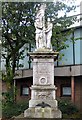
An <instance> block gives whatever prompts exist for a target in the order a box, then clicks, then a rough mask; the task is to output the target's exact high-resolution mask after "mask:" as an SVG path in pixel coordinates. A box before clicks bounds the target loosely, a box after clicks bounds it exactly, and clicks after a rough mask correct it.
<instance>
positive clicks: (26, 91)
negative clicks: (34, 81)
mask: <svg viewBox="0 0 82 120" xmlns="http://www.w3.org/2000/svg"><path fill="white" fill-rule="evenodd" d="M21 95H25V96H28V95H29V87H28V86H26V85H24V86H21Z"/></svg>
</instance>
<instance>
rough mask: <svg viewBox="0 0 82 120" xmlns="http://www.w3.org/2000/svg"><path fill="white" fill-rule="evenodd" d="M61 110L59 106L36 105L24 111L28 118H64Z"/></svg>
mask: <svg viewBox="0 0 82 120" xmlns="http://www.w3.org/2000/svg"><path fill="white" fill-rule="evenodd" d="M61 115H62V114H61V111H60V110H58V109H57V108H50V107H45V108H41V107H36V108H28V109H27V110H25V111H24V117H27V118H62V116H61Z"/></svg>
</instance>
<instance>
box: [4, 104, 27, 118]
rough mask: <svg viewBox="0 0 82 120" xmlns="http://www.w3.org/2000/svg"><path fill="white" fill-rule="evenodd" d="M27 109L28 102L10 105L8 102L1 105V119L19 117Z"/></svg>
mask: <svg viewBox="0 0 82 120" xmlns="http://www.w3.org/2000/svg"><path fill="white" fill-rule="evenodd" d="M27 108H28V102H27V103H26V102H25V103H24V102H22V103H12V102H10V103H9V102H8V103H5V102H3V103H2V117H3V118H11V117H13V116H18V115H20V114H21V113H22V112H23V111H24V110H25V109H27Z"/></svg>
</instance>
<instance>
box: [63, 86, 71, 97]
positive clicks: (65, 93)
mask: <svg viewBox="0 0 82 120" xmlns="http://www.w3.org/2000/svg"><path fill="white" fill-rule="evenodd" d="M61 96H71V86H70V85H62V87H61Z"/></svg>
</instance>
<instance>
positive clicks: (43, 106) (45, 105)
mask: <svg viewBox="0 0 82 120" xmlns="http://www.w3.org/2000/svg"><path fill="white" fill-rule="evenodd" d="M29 54H30V56H31V57H32V59H33V85H32V86H31V100H30V101H29V108H28V109H27V110H25V111H24V117H26V118H62V113H61V111H60V110H59V109H58V102H57V100H56V89H57V88H56V86H55V85H54V60H55V59H56V58H57V54H58V53H57V52H54V51H48V50H46V49H43V50H42V49H41V50H39V51H35V52H33V53H29Z"/></svg>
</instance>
